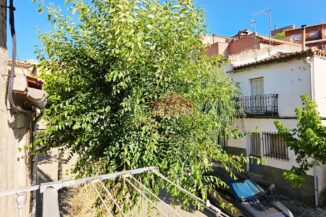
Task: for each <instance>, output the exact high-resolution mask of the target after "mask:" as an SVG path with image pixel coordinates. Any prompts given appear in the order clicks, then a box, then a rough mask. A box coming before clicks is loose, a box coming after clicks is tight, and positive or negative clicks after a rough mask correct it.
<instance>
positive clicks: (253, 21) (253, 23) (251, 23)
mask: <svg viewBox="0 0 326 217" xmlns="http://www.w3.org/2000/svg"><path fill="white" fill-rule="evenodd" d="M256 24H257V23H256V21H255V20H254V19H251V21H250V25H252V26H254V31H255V32H254V33H255V48H257V47H258V46H257V37H256V36H257V32H256Z"/></svg>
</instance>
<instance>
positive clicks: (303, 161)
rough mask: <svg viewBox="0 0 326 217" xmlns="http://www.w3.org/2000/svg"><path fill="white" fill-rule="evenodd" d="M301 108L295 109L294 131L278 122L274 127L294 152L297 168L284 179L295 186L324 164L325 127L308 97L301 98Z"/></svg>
mask: <svg viewBox="0 0 326 217" xmlns="http://www.w3.org/2000/svg"><path fill="white" fill-rule="evenodd" d="M301 100H302V103H303V107H302V108H301V107H298V108H296V110H295V112H296V116H297V120H298V125H297V128H296V129H292V130H289V129H287V128H286V127H285V126H284V125H283V124H282V123H281V122H280V121H278V120H277V121H275V126H276V128H277V130H278V132H279V133H280V135H281V136H282V137H283V138H284V140H285V142H286V144H287V145H288V147H289V148H290V149H292V150H294V152H295V154H296V161H297V163H298V165H299V166H298V167H293V168H292V170H291V171H290V172H288V173H286V174H284V177H285V178H286V180H288V181H290V182H291V183H293V184H294V185H295V186H300V185H301V184H302V182H303V181H304V179H303V176H304V174H305V172H306V171H307V170H309V169H310V168H312V167H314V166H316V165H321V164H325V163H326V127H325V126H323V125H322V122H321V119H320V115H319V112H318V110H317V104H316V102H314V101H311V100H310V99H309V96H308V95H303V96H301Z"/></svg>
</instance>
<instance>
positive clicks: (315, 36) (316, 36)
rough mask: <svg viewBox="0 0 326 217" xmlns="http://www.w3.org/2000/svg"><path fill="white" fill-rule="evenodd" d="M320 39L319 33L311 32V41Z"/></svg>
mask: <svg viewBox="0 0 326 217" xmlns="http://www.w3.org/2000/svg"><path fill="white" fill-rule="evenodd" d="M318 37H319V31H311V32H309V38H310V39H317V38H318Z"/></svg>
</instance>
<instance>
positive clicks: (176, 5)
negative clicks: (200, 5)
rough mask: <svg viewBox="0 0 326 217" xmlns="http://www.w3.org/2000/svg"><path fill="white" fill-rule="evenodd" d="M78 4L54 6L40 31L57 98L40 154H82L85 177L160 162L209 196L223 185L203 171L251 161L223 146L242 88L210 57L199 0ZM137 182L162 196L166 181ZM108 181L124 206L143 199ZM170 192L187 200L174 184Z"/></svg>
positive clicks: (49, 86)
mask: <svg viewBox="0 0 326 217" xmlns="http://www.w3.org/2000/svg"><path fill="white" fill-rule="evenodd" d="M71 2H72V1H70V3H71ZM70 3H69V2H68V5H69V4H70ZM72 4H73V7H71V8H70V9H69V10H68V12H60V9H58V8H55V7H54V6H52V7H50V9H49V19H50V21H51V22H52V23H53V24H54V27H55V28H54V30H53V31H51V32H49V33H47V34H43V35H41V36H40V38H41V40H42V43H43V46H44V47H43V48H42V49H39V51H38V56H39V59H40V63H41V71H42V73H43V77H44V79H45V81H46V86H45V88H46V91H47V93H48V95H49V96H48V106H47V108H46V110H45V119H46V121H47V123H48V126H47V129H46V131H45V132H43V135H40V137H41V139H40V140H39V149H40V151H46V150H49V149H51V148H54V147H61V148H63V149H65V150H66V151H69V152H71V154H73V153H77V154H78V161H77V163H76V165H75V172H77V173H78V174H79V175H80V176H90V175H94V174H103V173H109V172H113V171H121V170H127V169H135V168H141V167H145V166H157V167H159V169H160V172H161V173H163V174H164V175H165V176H167V177H168V178H169V179H171V180H172V181H174V182H176V183H179V184H180V185H182V186H183V187H184V188H186V189H187V190H189V191H190V192H193V193H197V191H198V189H199V190H200V191H201V194H202V195H203V197H204V198H206V197H207V192H208V191H210V190H212V189H213V188H214V186H216V185H223V183H222V182H221V181H220V180H219V179H217V178H214V177H209V176H207V177H206V176H204V174H205V173H207V172H208V171H209V170H210V169H211V165H212V163H213V162H216V161H218V162H220V163H221V164H223V165H224V166H225V167H226V168H227V169H229V168H231V167H235V168H236V169H239V170H240V169H241V164H242V163H243V162H244V161H246V159H245V158H243V157H240V156H229V155H228V154H226V153H225V152H224V151H223V150H222V149H221V148H220V146H219V145H217V144H216V141H217V136H218V134H219V133H220V132H228V133H230V132H232V128H231V123H232V121H233V117H234V114H235V109H234V108H235V105H234V101H233V100H232V99H233V97H234V94H235V92H236V89H235V87H234V85H233V84H232V83H231V82H230V81H229V80H228V79H227V78H226V77H225V76H224V74H223V73H221V71H220V64H221V58H220V57H215V58H211V59H210V58H208V57H207V56H205V55H204V51H205V47H204V45H203V43H202V41H201V35H202V33H203V31H204V26H203V18H202V12H201V11H198V10H197V9H196V8H195V7H194V5H193V3H192V1H190V0H183V1H165V2H164V3H161V2H160V1H158V0H138V1H137V0H133V1H130V0H105V1H104V0H93V1H92V4H87V3H85V2H83V1H73V2H72ZM63 14H68V15H63ZM138 178H139V179H141V181H142V183H144V184H145V185H146V186H148V187H149V188H151V189H153V190H154V191H155V192H156V193H158V191H159V187H160V186H163V185H162V184H163V181H162V180H159V179H156V177H155V176H153V175H142V176H139V177H138ZM207 179H209V180H210V181H211V183H210V184H204V181H205V180H206V181H207ZM107 184H108V185H111V186H110V187H111V189H116V191H114V194H115V196H116V198H117V199H118V201H119V202H120V203H123V202H124V204H125V208H126V207H130V205H133V204H134V202H135V201H136V200H137V194H136V193H135V192H133V191H132V189H129V188H128V187H127V186H126V185H123V184H122V183H121V182H120V180H117V181H115V182H110V183H107ZM164 184H165V185H166V183H164ZM167 189H168V190H169V191H170V193H171V195H172V197H173V198H175V199H176V200H178V201H179V202H181V203H183V204H184V205H187V204H188V203H189V197H187V196H186V195H184V194H182V193H181V192H179V191H177V190H176V189H175V188H173V187H172V186H170V185H167ZM126 192H129V194H130V195H131V196H130V198H129V199H126V198H125V197H124V195H125V193H126Z"/></svg>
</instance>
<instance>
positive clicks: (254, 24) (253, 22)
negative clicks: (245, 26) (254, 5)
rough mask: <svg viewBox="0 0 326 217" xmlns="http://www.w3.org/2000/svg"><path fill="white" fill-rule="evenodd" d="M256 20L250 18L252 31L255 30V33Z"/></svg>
mask: <svg viewBox="0 0 326 217" xmlns="http://www.w3.org/2000/svg"><path fill="white" fill-rule="evenodd" d="M256 24H257V23H256V20H254V19H251V20H250V25H252V26H253V27H254V31H255V33H256Z"/></svg>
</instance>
